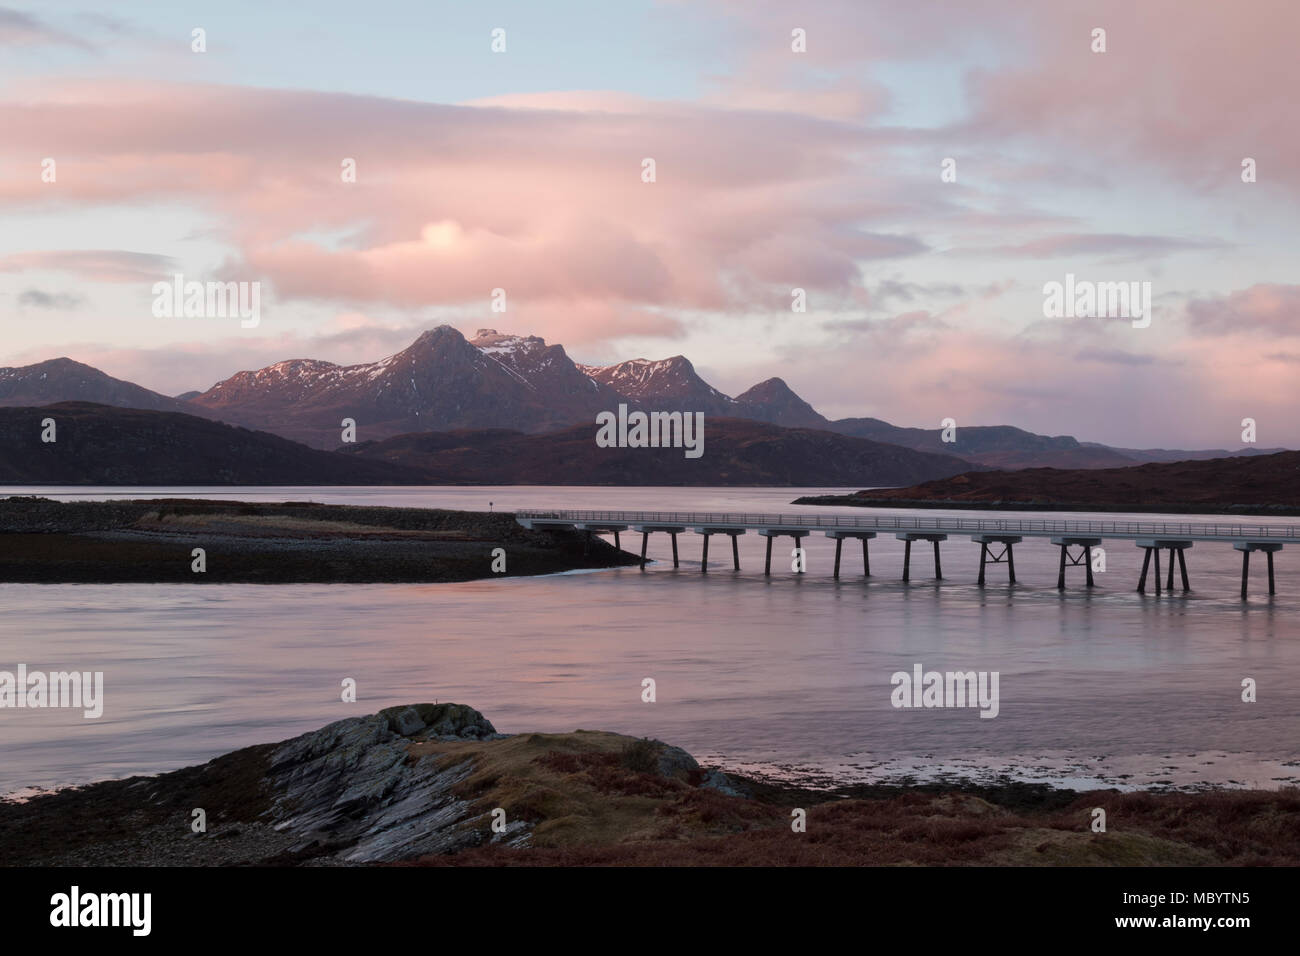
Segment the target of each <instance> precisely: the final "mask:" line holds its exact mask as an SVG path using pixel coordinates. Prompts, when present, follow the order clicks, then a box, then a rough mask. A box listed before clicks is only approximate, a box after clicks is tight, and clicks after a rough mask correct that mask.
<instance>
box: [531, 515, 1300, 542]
mask: <svg viewBox="0 0 1300 956" xmlns="http://www.w3.org/2000/svg"><path fill="white" fill-rule="evenodd" d="M515 519H516V520H517V521H518V522H519V523H520V524H521V525H523V526H524V527H528V528H531V527H533V526H534V524H536V525H538V526H545V525H547V524H578V523H592V524H596V523H607V524H627V525H640V524H648V525H656V524H658V525H680V526H683V527H690V526H696V527H710V528H713V527H732V528H746V529H748V530H754V531H760V530H767V529H772V530H775V529H798V530H806V531H822V530H825V531H835V530H840V531H850V530H852V531H895V532H897V531H918V532H929V533H935V534H954V535H955V534H1015V535H1024V536H1025V537H1036V538H1050V537H1060V536H1067V537H1074V536H1078V537H1090V538H1120V539H1133V540H1136V539H1138V538H1161V539H1172V538H1176V539H1186V540H1190V541H1270V542H1279V543H1282V542H1292V543H1300V525H1296V526H1290V525H1267V524H1247V523H1239V524H1216V523H1211V522H1196V521H1192V522H1182V521H1067V520H1061V519H1051V518H951V517H942V516H936V517H920V516H917V517H905V516H896V515H872V516H862V517H859V516H857V515H834V514H830V515H828V514H811V513H806V512H805V513H803V514H751V513H739V512H738V513H716V512H696V511H535V510H529V511H519V512H516V514H515Z"/></svg>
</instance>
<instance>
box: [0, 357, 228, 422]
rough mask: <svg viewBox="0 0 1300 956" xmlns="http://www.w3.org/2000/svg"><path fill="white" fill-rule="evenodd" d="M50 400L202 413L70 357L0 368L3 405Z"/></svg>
mask: <svg viewBox="0 0 1300 956" xmlns="http://www.w3.org/2000/svg"><path fill="white" fill-rule="evenodd" d="M51 402H95V403H97V404H100V405H114V406H116V407H118V408H144V409H149V410H151V411H156V412H186V413H188V414H190V415H202V414H203V410H202V409H198V408H193V407H191V406H189V404H188V403H187V402H185V401H183V400H181V399H177V398H169V397H168V396H166V395H160V394H158V393H157V392H151V391H149V389H147V388H142V387H141V386H139V385H133V384H132V383H130V382H124V381H122V380H121V379H118V378H113V377H112V376H111V375H106V374H104V373H103V372H101V371H100V370H99V369H97V368H92V367H91V366H89V365H83V364H82V363H81V362H74V361H73V360H72V359H70V358H56V359H50V360H49V361H47V362H37V363H36V364H35V365H23V366H20V367H17V368H0V406H3V405H18V406H28V407H35V406H40V405H48V404H50V403H51Z"/></svg>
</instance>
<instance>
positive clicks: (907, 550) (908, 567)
mask: <svg viewBox="0 0 1300 956" xmlns="http://www.w3.org/2000/svg"><path fill="white" fill-rule="evenodd" d="M894 537H895V538H897V539H898V540H899V541H902V542H903V580H904V581H908V580H910V579H911V572H912V542H913V541H932V542H934V579H935V580H936V581H942V580H943V569H942V568H941V567H940V566H939V542H940V541H947V540H948V536H947V535H946V534H933V533H931V532H928V531H900V532H899V533H898V534H896V535H894Z"/></svg>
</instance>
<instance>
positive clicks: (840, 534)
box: [826, 531, 876, 578]
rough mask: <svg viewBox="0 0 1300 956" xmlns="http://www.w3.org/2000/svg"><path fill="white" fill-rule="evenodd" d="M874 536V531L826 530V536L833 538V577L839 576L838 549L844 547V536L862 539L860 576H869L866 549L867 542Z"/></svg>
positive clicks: (869, 564) (869, 559) (868, 556)
mask: <svg viewBox="0 0 1300 956" xmlns="http://www.w3.org/2000/svg"><path fill="white" fill-rule="evenodd" d="M875 536H876V533H875V532H874V531H827V532H826V537H828V538H833V539H834V540H835V577H837V578H838V577H839V576H840V550H841V549H842V548H843V547H844V539H845V538H860V539H861V540H862V576H863V577H864V578H869V577H871V554H870V552H868V551H867V542H868V541H870V540H871V539H872V538H874V537H875Z"/></svg>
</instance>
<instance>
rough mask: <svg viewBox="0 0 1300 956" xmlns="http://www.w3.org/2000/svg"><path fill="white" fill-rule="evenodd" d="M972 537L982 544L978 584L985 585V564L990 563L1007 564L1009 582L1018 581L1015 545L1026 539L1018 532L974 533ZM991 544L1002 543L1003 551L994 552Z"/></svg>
mask: <svg viewBox="0 0 1300 956" xmlns="http://www.w3.org/2000/svg"><path fill="white" fill-rule="evenodd" d="M970 539H971V540H972V541H974V542H975V543H976V544H978V545H979V546H980V576H979V581H978V584H979V586H980V587H984V565H985V562H986V561H987V563H988V564H1005V565H1006V566H1007V583H1008V584H1015V583H1016V553H1015V546H1016V545H1018V544H1019V543H1020V542H1021V541H1024V540H1025V539H1024V538H1022V537H1021V536H1020V535H1018V534H973V535H971V536H970ZM991 544H1000V545H1002V553H1001V554H996V555H995V554H994V553H993V551H992V550H991V549H990V548H989V545H991Z"/></svg>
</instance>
